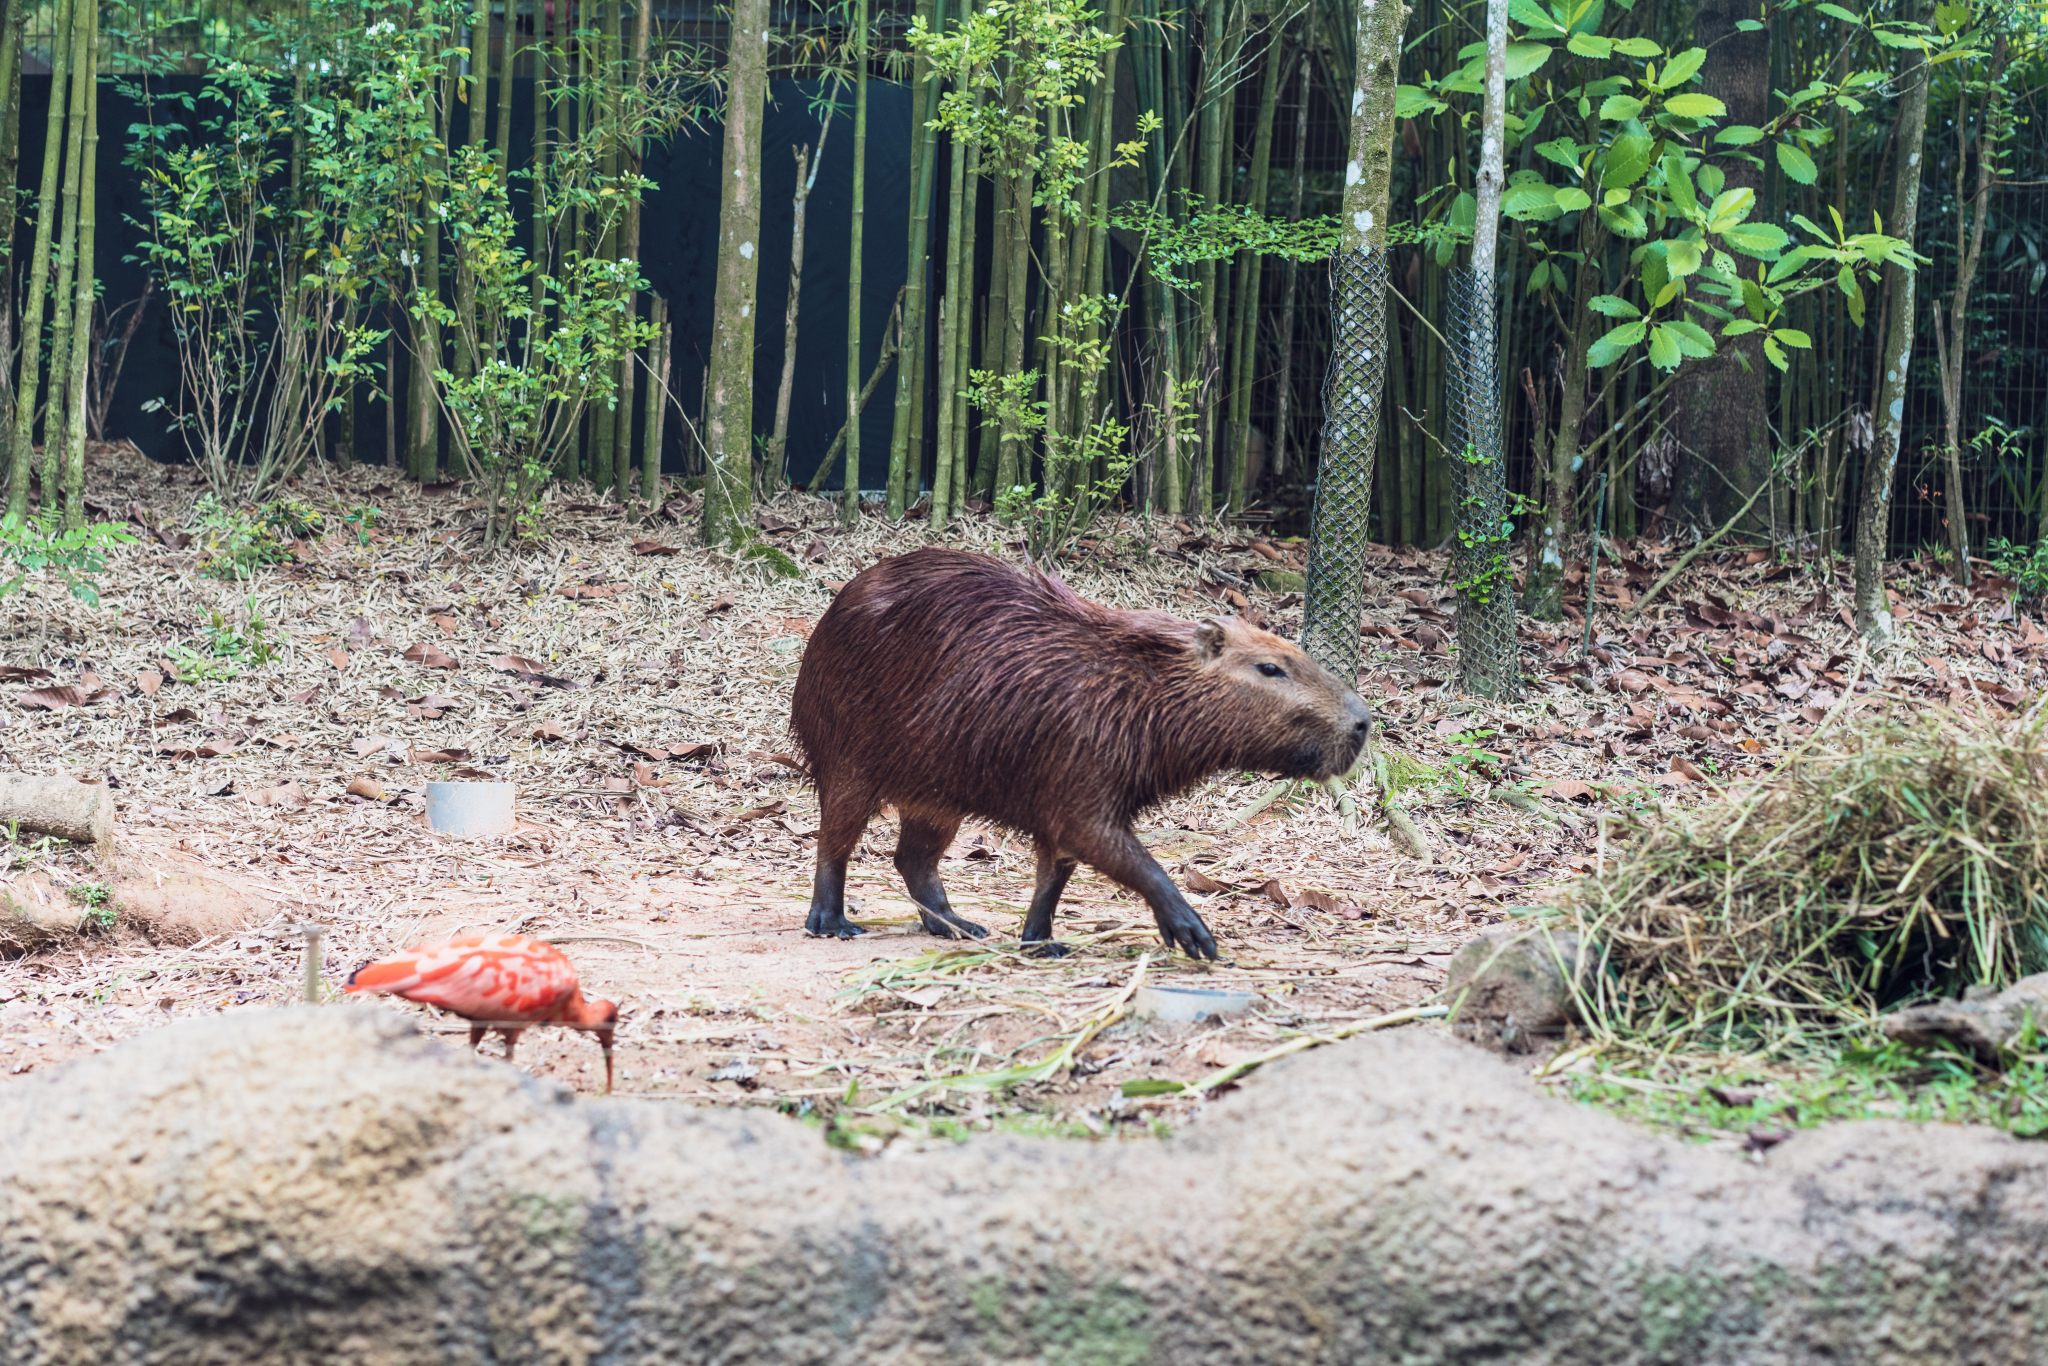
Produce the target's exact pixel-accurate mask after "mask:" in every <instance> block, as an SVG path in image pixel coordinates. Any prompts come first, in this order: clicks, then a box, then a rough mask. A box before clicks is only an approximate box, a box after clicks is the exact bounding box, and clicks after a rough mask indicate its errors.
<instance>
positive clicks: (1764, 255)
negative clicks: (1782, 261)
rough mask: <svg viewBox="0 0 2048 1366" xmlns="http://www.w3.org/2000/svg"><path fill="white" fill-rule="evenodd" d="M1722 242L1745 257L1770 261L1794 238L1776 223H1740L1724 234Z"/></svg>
mask: <svg viewBox="0 0 2048 1366" xmlns="http://www.w3.org/2000/svg"><path fill="white" fill-rule="evenodd" d="M1721 240H1722V241H1723V242H1725V243H1726V244H1727V245H1728V247H1729V248H1730V249H1731V250H1734V251H1739V252H1741V253H1742V254H1743V255H1744V256H1754V257H1756V258H1757V259H1758V260H1762V261H1769V260H1772V259H1773V258H1775V257H1776V256H1777V254H1778V253H1779V252H1781V251H1783V250H1784V249H1785V244H1786V243H1787V242H1789V241H1791V240H1792V238H1791V236H1790V235H1789V234H1787V233H1786V231H1785V230H1784V229H1783V228H1781V227H1779V226H1778V225H1777V224H1776V223H1739V224H1737V225H1736V226H1734V227H1732V228H1729V229H1728V230H1727V231H1725V232H1723V233H1722V234H1721Z"/></svg>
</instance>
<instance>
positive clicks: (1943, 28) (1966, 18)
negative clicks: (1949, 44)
mask: <svg viewBox="0 0 2048 1366" xmlns="http://www.w3.org/2000/svg"><path fill="white" fill-rule="evenodd" d="M1969 23H1970V7H1969V6H1968V5H1936V6H1935V7H1934V27H1935V30H1936V31H1937V32H1938V33H1940V34H1941V36H1942V37H1944V38H1953V37H1955V36H1956V35H1957V34H1958V33H1961V32H1962V31H1963V29H1965V28H1966V27H1968V26H1969Z"/></svg>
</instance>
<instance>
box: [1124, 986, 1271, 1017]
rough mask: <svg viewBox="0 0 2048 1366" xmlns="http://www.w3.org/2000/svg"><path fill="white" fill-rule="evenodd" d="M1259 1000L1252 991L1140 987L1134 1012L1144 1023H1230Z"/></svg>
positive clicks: (1135, 999)
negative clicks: (1205, 1021)
mask: <svg viewBox="0 0 2048 1366" xmlns="http://www.w3.org/2000/svg"><path fill="white" fill-rule="evenodd" d="M1258 999H1259V998H1258V997H1257V995H1255V994H1254V993H1252V992H1249V991H1208V990H1205V989H1203V988H1201V987H1139V988H1138V994H1137V995H1136V996H1134V997H1132V998H1131V1009H1132V1011H1133V1013H1135V1014H1136V1015H1137V1017H1138V1018H1139V1019H1141V1020H1169V1021H1176V1022H1182V1021H1197V1020H1228V1019H1231V1018H1233V1017H1235V1016H1238V1015H1242V1014H1244V1013H1245V1012H1246V1011H1247V1010H1250V1009H1251V1008H1252V1003H1253V1002H1254V1001H1256V1000H1258Z"/></svg>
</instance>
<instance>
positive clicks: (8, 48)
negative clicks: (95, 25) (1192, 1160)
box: [0, 0, 29, 434]
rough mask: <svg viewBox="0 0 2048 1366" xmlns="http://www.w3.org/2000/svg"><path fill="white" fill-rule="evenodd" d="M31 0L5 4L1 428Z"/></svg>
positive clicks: (1, 429) (2, 428) (0, 76)
mask: <svg viewBox="0 0 2048 1366" xmlns="http://www.w3.org/2000/svg"><path fill="white" fill-rule="evenodd" d="M28 10H29V0H9V3H7V4H5V5H4V6H0V434H11V433H12V432H13V430H14V424H13V421H12V418H13V411H14V410H13V407H12V402H13V397H14V371H13V368H12V367H11V366H9V365H8V363H7V362H8V359H9V358H10V357H12V356H13V355H14V273H15V272H14V227H15V222H16V210H17V208H18V205H17V202H16V197H15V196H16V182H17V181H18V179H19V178H20V174H21V41H22V38H23V36H24V33H25V30H26V29H27V27H28Z"/></svg>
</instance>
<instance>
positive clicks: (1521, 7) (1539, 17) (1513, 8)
mask: <svg viewBox="0 0 2048 1366" xmlns="http://www.w3.org/2000/svg"><path fill="white" fill-rule="evenodd" d="M1508 17H1509V18H1510V19H1513V20H1514V21H1515V22H1516V23H1518V24H1520V25H1521V26H1522V27H1524V28H1526V29H1532V30H1534V31H1536V32H1539V33H1554V34H1557V35H1558V36H1559V37H1563V36H1564V25H1562V24H1560V23H1558V22H1557V20H1556V19H1554V18H1552V17H1551V14H1550V11H1549V10H1546V9H1544V8H1543V6H1541V5H1539V4H1537V3H1536V0H1508Z"/></svg>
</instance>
